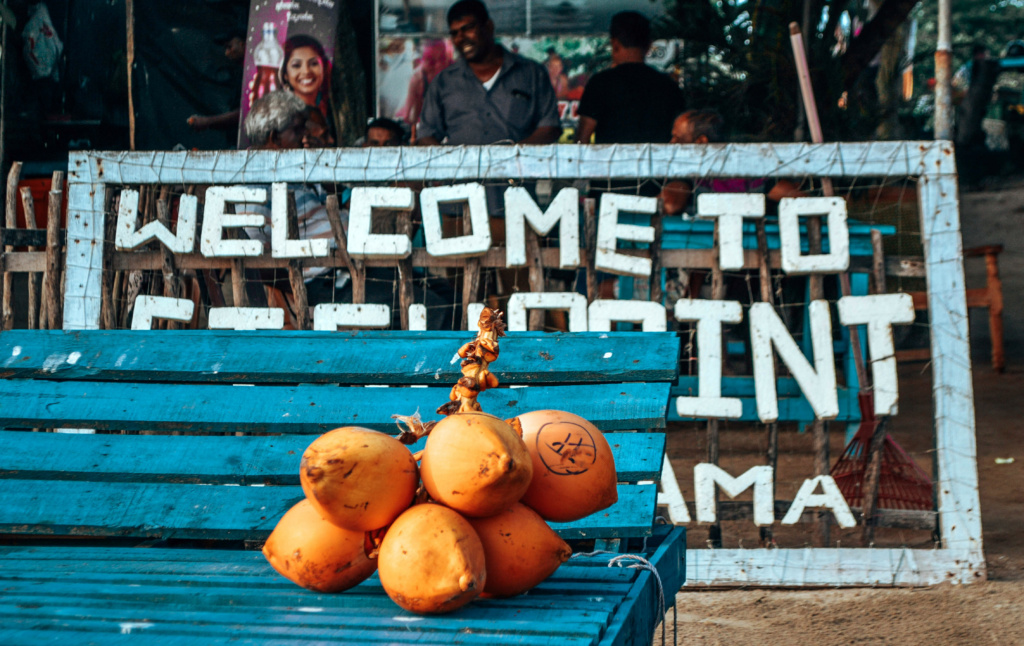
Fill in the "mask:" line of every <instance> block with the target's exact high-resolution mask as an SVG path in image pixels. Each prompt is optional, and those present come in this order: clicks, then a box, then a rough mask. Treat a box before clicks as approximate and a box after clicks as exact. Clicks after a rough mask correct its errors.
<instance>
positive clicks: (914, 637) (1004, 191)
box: [657, 180, 1024, 645]
mask: <svg viewBox="0 0 1024 646" xmlns="http://www.w3.org/2000/svg"><path fill="white" fill-rule="evenodd" d="M961 213H962V219H963V230H964V236H963V237H964V246H965V247H971V246H975V245H986V244H1003V245H1004V247H1005V251H1004V253H1003V254H1002V255H1001V256H1000V270H1001V274H1002V279H1003V290H1004V298H1005V301H1006V309H1005V311H1004V324H1005V340H1006V349H1007V366H1008V368H1007V372H1006V373H1005V374H1003V375H996V374H993V373H992V371H991V363H990V358H989V348H990V346H989V338H988V325H987V318H986V314H985V313H984V312H983V311H979V312H976V313H973V314H972V316H971V343H972V355H973V364H974V365H973V373H974V389H975V409H976V419H977V437H978V475H979V483H980V488H981V509H982V524H983V529H984V542H985V554H986V559H987V563H988V579H989V580H988V581H986V582H981V583H977V584H973V585H969V586H951V585H943V586H937V587H933V588H917V589H883V588H860V589H843V590H835V589H825V590H770V589H731V590H717V591H707V590H700V589H693V588H686V587H684V588H683V590H682V591H680V592H679V593H678V594H677V595H676V610H677V612H678V624H677V626H678V643H680V644H730V645H741V644H805V643H808V644H811V643H813V644H1024V522H1022V521H1024V425H1022V420H1024V307H1022V303H1024V236H1022V235H1021V224H1022V222H1024V181H1020V180H1018V181H1016V182H1010V183H1008V184H1007V185H1005V186H1001V187H999V190H993V191H988V192H975V193H968V194H965V195H962V196H961ZM967 275H968V286H971V285H976V284H979V280H980V281H981V282H983V279H984V267H983V263H974V262H971V263H968V268H967ZM930 379H931V375H930V374H929V372H928V370H927V367H926V366H924V365H923V364H911V365H905V366H902V367H901V371H900V390H901V414H900V417H899V419H898V420H896V421H895V422H894V424H893V426H892V427H891V428H890V431H891V433H892V435H893V436H894V437H895V438H897V440H898V441H899V442H900V444H901V445H903V446H904V448H905V449H907V451H908V452H909V453H910V454H911V455H913V456H914V458H915V460H917V461H918V462H919V463H921V464H922V466H923V467H924V468H925V469H926V470H930V460H929V448H930V446H931V416H930V403H929V399H928V397H929V391H930ZM701 435H702V431H701V430H699V429H695V428H686V427H680V428H676V429H673V430H672V431H671V433H670V439H669V455H670V456H671V457H672V458H673V462H674V463H676V471H677V474H678V475H679V476H680V478H679V479H680V486H681V487H682V488H683V491H684V494H685V495H687V496H688V499H690V500H692V497H691V496H692V486H693V481H692V470H691V468H692V467H691V465H692V463H694V462H696V461H697V460H698V459H699V455H700V454H701V453H703V450H704V449H703V447H702V446H701V445H700V443H701ZM833 435H834V436H836V435H840V434H839V433H834V434H833ZM760 437H761V435H760V433H759V432H758V431H756V430H749V431H744V430H741V429H735V430H732V431H730V432H728V433H727V434H726V435H723V440H722V441H723V455H731V456H732V458H731V459H733V460H736V462H737V463H738V464H739V463H743V462H745V461H748V460H750V459H762V458H759V453H758V452H759V448H758V447H759V446H760V442H761V440H760ZM832 440H833V441H832V443H831V444H832V451H833V454H832V455H833V456H835V455H837V451H841V450H842V438H841V437H833V438H832ZM781 446H782V452H783V455H786V454H788V455H790V457H789V458H788V459H790V460H792V461H793V465H791V468H796V469H797V470H799V464H800V463H801V461H803V463H808V462H809V460H810V455H811V447H810V440H809V438H807V437H806V436H801V435H799V434H797V433H795V431H790V432H788V433H785V432H784V434H783V437H782V439H781ZM997 458H999V459H1000V462H997V461H996V460H997ZM1006 458H1014V462H1013V463H1011V464H1006V463H1005V459H1006ZM794 465H796V466H795V467H794ZM782 468H783V464H782V463H780V474H781V472H782ZM779 486H780V488H782V489H784V488H785V486H786V485H785V483H780V485H779ZM779 495H780V498H781V497H782V495H783V494H782V493H781V492H780V494H779ZM725 532H726V544H727V545H728V544H729V541H730V538H731V539H732V541H733V544H736V541H738V540H739V538H738V537H737V536H736V534H739V535H743V534H744V533H746V535H747V537H748V540H749V539H751V538H754V537H756V534H753V533H752V532H749V531H747V532H744V530H743V529H742V528H736V529H735V530H733V532H732V533H733V535H732V536H731V537H730V535H729V532H730V529H729V528H726V530H725ZM751 534H753V535H751ZM921 534H922V533H921V532H905V533H895V534H890V535H887V536H885V537H882V538H880V540H885V541H886V542H892V541H895V542H896V544H909V545H914V546H918V547H925V546H926V545H928V544H929V542H930V541H931V537H930V536H927V535H923V536H922V535H921ZM706 536H707V535H706V531H705V530H703V529H701V528H700V527H698V526H696V525H691V526H690V540H689V546H690V548H691V549H693V548H699V547H700V546H701V544H702V542H703V541H704V540H706ZM809 540H810V537H809V534H807V533H806V531H805V533H804V535H799V534H796V535H788V534H787V535H782V536H779V541H780V544H781V543H782V542H783V541H784V542H785V543H786V545H785V546H789V547H793V546H797V545H800V544H804V543H806V542H808V541H809ZM801 541H803V543H801ZM668 618H669V622H668V627H669V637H668V643H672V642H673V636H672V632H671V626H672V622H671V618H672V613H671V612H670V613H669V614H668ZM657 643H660V639H659V640H658V642H657Z"/></svg>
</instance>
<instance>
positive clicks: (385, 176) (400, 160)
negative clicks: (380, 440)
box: [64, 141, 985, 586]
mask: <svg viewBox="0 0 1024 646" xmlns="http://www.w3.org/2000/svg"><path fill="white" fill-rule="evenodd" d="M794 174H798V175H802V176H810V177H840V176H842V177H871V178H875V177H880V176H887V177H900V178H906V179H913V180H916V182H915V185H916V186H917V191H918V204H919V208H920V210H921V237H922V243H923V246H924V248H925V250H926V258H925V261H926V272H927V279H928V285H929V293H928V310H929V316H930V320H931V328H930V331H931V356H932V374H933V380H934V384H933V392H934V393H935V400H934V408H935V438H936V442H935V454H934V460H935V463H936V469H937V482H936V491H937V496H938V518H939V533H940V538H941V542H940V545H939V547H938V548H937V549H909V548H871V549H860V548H848V547H842V548H827V549H796V550H793V549H761V548H742V549H714V550H704V549H698V550H689V551H688V552H687V581H688V583H689V584H690V585H700V584H703V583H708V584H726V583H741V584H747V585H787V586H790V585H878V584H881V585H929V584H935V583H941V582H948V581H952V582H961V583H966V582H972V581H976V580H979V579H982V578H984V574H985V558H984V553H983V550H982V535H981V516H980V511H979V501H978V478H977V465H976V461H975V457H976V448H975V436H974V404H973V392H972V383H971V370H970V354H969V348H968V334H967V308H966V302H965V298H964V274H963V265H962V255H961V249H962V247H961V239H960V218H959V210H958V201H957V200H958V193H957V190H958V189H957V177H956V167H955V161H954V155H953V149H952V145H951V144H950V143H949V142H933V141H912V142H870V143H835V144H817V145H811V144H720V145H709V146H678V145H668V144H664V145H615V146H581V145H550V146H447V147H446V146H437V147H424V148H405V149H402V152H401V155H396V154H395V153H394V151H389V150H380V149H337V150H331V151H324V150H316V151H306V150H293V151H238V152H235V151H230V152H228V151H222V152H217V153H216V154H210V153H189V152H180V153H179V152H139V153H127V152H92V153H80V152H75V153H72V155H71V158H70V164H69V176H68V181H69V187H70V188H69V210H68V241H67V249H68V252H67V265H66V266H67V272H66V275H65V281H66V284H65V308H64V323H65V327H66V328H68V329H94V328H98V327H99V319H100V303H101V296H100V284H101V274H102V272H103V265H102V259H103V248H104V245H105V244H108V242H107V241H105V240H104V239H103V232H104V230H105V229H104V207H105V205H104V190H103V189H104V188H105V187H114V188H117V189H121V188H123V187H125V186H137V185H150V184H174V185H183V184H185V185H188V184H194V185H206V186H211V187H212V188H211V189H209V191H208V192H207V195H206V207H205V209H206V210H205V212H204V214H203V216H204V226H203V230H202V234H201V239H200V252H201V253H203V254H204V255H207V256H230V255H235V256H248V255H260V254H261V253H263V250H262V248H256V247H253V248H251V249H250V248H249V247H248V246H246V242H252V241H238V240H226V239H224V236H223V235H222V233H223V229H224V228H226V227H239V226H259V225H260V224H262V221H261V220H262V218H259V220H260V221H253V220H254V219H253V218H250V216H245V215H237V214H226V213H224V210H225V209H224V205H225V204H227V203H230V202H251V201H257V202H258V201H265V200H266V199H267V198H268V196H267V195H266V192H267V191H266V190H263V193H264V194H263V195H253V194H250V193H247V191H253V190H260V189H248V188H245V187H249V186H266V185H268V184H272V183H275V182H288V183H292V182H294V183H307V184H314V183H318V182H322V183H340V184H345V185H349V186H353V185H366V184H374V183H387V184H394V183H397V182H415V181H425V182H434V183H437V182H441V183H446V184H449V186H439V187H436V190H425V191H423V192H422V193H421V195H420V209H421V211H422V212H423V215H424V232H425V233H426V234H428V237H427V244H428V252H429V253H431V254H434V255H454V256H458V255H463V256H472V255H479V254H482V253H485V252H486V251H487V250H488V249H489V248H490V246H491V241H490V232H489V229H488V227H487V221H486V220H487V213H486V200H485V199H484V195H483V184H482V183H484V182H486V183H488V184H491V185H494V184H497V183H499V182H500V183H505V182H509V180H513V181H514V183H520V182H526V181H534V180H541V179H545V180H547V179H560V180H570V181H571V180H607V179H626V180H633V179H637V178H665V177H708V178H731V177H732V178H783V177H787V176H792V175H794ZM451 184H454V186H452V185H451ZM257 197H258V198H260V199H256V198H257ZM511 197H513V198H514V197H515V193H513V195H512V196H511ZM620 197H621V199H620ZM620 197H616V198H615V199H611V200H602V203H601V204H600V211H599V224H598V229H599V230H598V250H597V253H596V254H595V255H596V256H597V258H598V259H599V261H598V262H597V266H598V268H599V269H600V270H602V271H609V272H612V273H619V274H625V275H635V276H646V275H649V273H650V271H651V269H650V264H649V263H650V261H649V260H647V259H645V258H637V257H634V256H629V255H626V254H623V253H620V249H619V245H620V241H625V242H626V243H639V244H646V243H649V242H650V241H651V240H652V239H653V229H652V228H651V227H644V226H639V225H629V224H624V223H620V222H619V219H620V216H619V214H620V213H640V214H643V213H651V212H653V211H654V204H653V200H651V201H645V200H644V199H641V198H628V197H626V196H620ZM557 199H558V198H557V197H556V200H557ZM566 199H568V198H566ZM812 199H818V198H812ZM445 201H455V202H462V203H464V204H465V205H466V208H468V209H469V215H470V220H471V230H470V232H469V235H467V236H460V237H458V238H451V239H448V240H445V239H443V236H442V235H441V232H440V226H439V218H438V217H436V216H435V212H436V209H437V204H439V203H443V202H445ZM122 202H123V204H124V208H125V209H126V211H125V212H124V214H123V216H124V221H121V222H119V226H118V228H117V242H116V244H117V245H118V246H121V247H124V248H129V247H134V246H137V245H138V244H141V240H143V239H146V238H152V237H156V239H157V240H159V241H160V243H161V244H165V245H167V246H168V247H170V246H171V245H179V246H180V247H181V248H184V247H185V246H186V242H187V235H185V234H186V233H187V228H188V227H184V228H183V227H182V224H183V223H182V222H181V221H179V223H178V227H177V230H176V233H175V235H174V236H169V235H168V233H169V232H167V233H163V234H162V235H159V234H157V233H156V232H157V231H159V227H154V228H152V229H149V230H145V229H144V230H140V231H134V227H135V226H137V223H135V222H134V220H133V219H132V218H133V216H132V214H131V212H130V206H131V205H130V203H129V202H130V197H129V198H128V200H125V198H124V197H123V198H122ZM513 202H515V200H513ZM789 204H790V206H786V207H785V208H786V209H787V210H786V211H785V215H786V218H787V219H786V222H787V223H788V224H786V225H785V226H784V227H783V232H781V233H780V237H781V236H784V235H790V233H792V231H793V230H794V229H795V226H794V222H793V221H794V220H795V225H796V226H798V225H799V218H800V217H801V216H802V215H807V214H816V215H821V214H823V213H824V214H826V219H827V222H826V224H827V233H828V238H827V239H828V247H829V253H828V254H821V255H820V256H821V257H818V256H806V255H803V254H801V253H800V249H799V247H797V248H794V247H793V245H792V244H790V245H786V246H784V247H783V249H782V258H783V263H784V267H785V271H795V272H800V271H805V270H812V271H840V269H839V268H841V267H844V266H846V264H845V263H846V262H848V260H847V258H848V244H847V243H845V242H844V240H843V239H842V235H843V234H844V233H845V225H844V223H843V218H844V217H845V213H843V212H842V207H840V206H839V205H838V204H837V203H831V202H830V203H828V204H816V205H811V203H808V202H800V201H799V200H797V201H795V202H793V203H789ZM519 206H520V207H521V212H523V220H524V223H523V224H524V227H525V226H531V227H534V228H535V229H544V228H546V227H547V226H548V225H549V224H550V225H551V226H553V224H551V223H552V221H553V220H554V219H555V216H556V215H558V221H559V227H560V228H559V232H560V233H561V231H562V229H561V226H563V225H565V216H564V214H563V213H562V209H563V208H564V205H561V203H560V206H559V208H557V209H556V210H555V211H554V212H552V211H551V208H552V207H551V206H549V207H548V210H547V211H544V212H543V213H540V214H539V216H538V211H534V210H532V209H531V207H530V206H529V205H528V204H525V202H519ZM749 207H750V205H747V206H744V207H743V208H740V207H739V206H737V207H736V208H735V209H733V210H731V211H727V212H724V213H723V212H719V213H711V212H710V211H711V210H719V211H721V210H725V209H711V208H710V207H709V212H707V213H703V214H702V215H708V216H712V217H718V218H720V219H721V218H723V217H730V214H732V215H733V216H735V215H736V211H740V213H739V217H741V218H742V217H758V213H757V211H758V209H757V208H756V206H755V207H753V208H749ZM372 208H373V207H372V205H371V207H370V212H371V214H372ZM788 209H792V211H790V210H788ZM743 211H754V212H750V213H744V212H743ZM119 215H121V214H119ZM723 222H724V220H723ZM125 223H127V225H126V224H125ZM185 224H187V223H185ZM122 226H124V231H122V230H121V227H122ZM722 228H724V229H728V228H729V227H728V226H726V227H720V229H722ZM786 231H788V232H789V233H786ZM720 233H721V232H720ZM734 243H735V237H733V236H732V234H728V233H726V234H723V235H720V241H719V244H721V245H722V246H723V250H725V248H726V247H727V246H728V245H731V244H734ZM258 244H259V243H257V245H258ZM371 246H372V245H371ZM365 248H366V247H365V244H364V249H365ZM844 248H845V249H844ZM727 255H728V254H727ZM571 260H572V259H571V257H565V258H563V259H562V260H561V262H563V263H569V262H570V261H571ZM729 262H733V261H729ZM808 263H811V264H808ZM813 263H824V264H816V265H815V264H813ZM562 306H564V303H563V304H562ZM573 307H574V306H573V305H572V304H570V305H569V308H568V309H569V311H570V312H572V315H571V316H570V321H572V322H574V323H573V325H574V326H575V327H574V329H584V328H585V327H587V326H588V324H589V322H588V312H587V311H586V307H585V304H584V307H583V308H577V309H578V310H579V313H576V311H577V310H574V309H573ZM526 308H527V303H526V302H521V303H520V304H519V305H518V306H517V312H519V311H521V313H523V314H525V310H526ZM907 311H908V310H907V308H906V305H905V302H903V303H899V302H897V303H895V304H893V305H892V306H890V304H878V303H870V302H861V303H860V304H858V303H857V302H856V301H847V304H846V305H844V306H842V307H841V311H840V321H839V323H840V324H850V323H853V322H856V321H866V322H865V323H864V324H865V325H867V326H868V345H869V346H870V349H871V351H872V353H873V355H874V356H875V358H882V359H883V361H881V362H876V365H875V366H873V369H874V370H875V379H876V380H879V381H881V383H882V384H883V385H884V384H885V378H886V377H885V375H887V374H889V375H891V364H887V363H886V361H885V359H886V358H887V352H886V350H887V348H888V346H887V345H886V344H887V343H888V336H889V334H890V332H889V331H888V326H889V325H891V324H897V323H901V322H903V321H904V320H906V318H907ZM510 315H511V312H510ZM691 315H693V313H691ZM517 316H519V314H518V313H517ZM813 317H814V319H815V321H816V323H813V324H812V335H815V338H814V346H815V347H814V355H813V357H812V359H811V361H807V360H806V359H803V360H802V361H803V362H805V363H802V362H801V359H800V358H797V357H796V356H795V355H794V354H793V353H791V352H790V351H789V350H787V346H788V341H787V340H786V337H785V336H784V335H782V334H781V333H777V332H778V330H777V329H776V326H775V323H774V321H773V320H772V318H771V317H770V316H769V315H768V313H767V312H756V311H752V312H751V322H752V323H754V324H755V325H752V327H756V328H757V329H758V330H760V332H759V334H760V335H761V338H760V340H758V341H756V342H757V345H758V352H759V354H758V356H760V357H761V358H760V359H759V361H760V365H761V366H762V370H763V369H764V368H765V367H766V366H768V365H769V361H770V362H774V355H775V354H778V355H779V356H780V358H781V359H782V361H784V362H786V363H787V365H789V367H790V369H791V370H795V371H798V372H800V373H801V374H802V376H801V378H800V383H801V387H802V388H803V389H804V390H805V392H807V391H808V390H810V391H812V392H817V394H815V395H814V397H815V400H814V402H813V405H814V406H815V409H816V412H817V414H819V415H821V416H828V415H829V414H830V412H831V411H832V410H834V409H833V406H832V401H831V397H830V395H829V392H828V391H829V389H830V388H829V387H830V385H831V383H832V381H833V379H834V376H833V375H831V374H829V371H828V369H827V368H826V367H825V366H824V360H821V363H819V356H822V357H824V356H826V352H825V348H824V345H825V344H824V340H823V339H824V337H823V336H821V334H820V333H819V332H818V330H821V331H823V330H824V329H825V326H826V325H827V326H831V325H832V322H831V321H826V319H825V318H824V317H823V316H822V315H821V314H815V315H813ZM755 319H756V321H755ZM595 320H597V319H595ZM701 320H702V323H700V325H707V324H708V323H707V321H705V320H704V319H701ZM709 320H710V319H708V321H709ZM721 324H728V323H724V322H723V323H720V324H719V325H721ZM523 325H525V323H524V324H523ZM712 327H713V325H712ZM872 330H874V332H873V333H872ZM872 335H873V336H872ZM818 336H821V338H818ZM828 354H829V355H830V353H828ZM879 363H880V365H878V364H879ZM761 381H762V382H764V381H765V380H764V379H762V380H761ZM701 387H702V389H703V387H704V384H701ZM708 392H710V393H713V392H714V391H713V390H711V391H708ZM895 394H896V393H895V389H893V391H892V396H885V397H880V399H881V402H880V403H879V404H878V406H879V407H880V409H883V411H880V412H891V411H893V410H894V409H895V408H894V407H895V406H896V403H897V402H896V398H895ZM770 400H771V398H770V397H768V398H767V401H769V402H770ZM759 406H760V404H759ZM766 406H768V404H766ZM764 413H765V415H766V416H767V417H771V411H770V410H769V409H767V408H766V409H765V410H764ZM730 477H731V476H730ZM808 482H809V483H811V484H808V483H805V486H804V487H801V491H800V493H799V494H798V496H797V500H796V501H795V503H800V504H801V505H803V506H804V507H813V506H816V505H820V506H826V507H831V508H832V509H833V512H834V513H835V514H836V517H837V519H838V518H839V517H840V511H841V510H839V509H838V508H837V506H835V503H836V500H835V497H834V493H833V492H832V488H831V486H830V484H829V483H828V482H827V481H826V480H815V479H811V480H809V481H808ZM794 507H797V505H796V504H794ZM791 511H792V512H793V513H797V512H798V511H799V507H797V509H796V510H795V511H794V510H791ZM841 522H843V521H841Z"/></svg>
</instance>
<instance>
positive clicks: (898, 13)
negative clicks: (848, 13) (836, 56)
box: [843, 0, 917, 90]
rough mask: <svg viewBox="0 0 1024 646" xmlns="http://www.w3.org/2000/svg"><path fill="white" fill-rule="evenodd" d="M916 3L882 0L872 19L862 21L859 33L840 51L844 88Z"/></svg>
mask: <svg viewBox="0 0 1024 646" xmlns="http://www.w3.org/2000/svg"><path fill="white" fill-rule="evenodd" d="M915 5H917V0H885V2H883V3H882V6H881V7H879V8H878V13H876V14H875V16H874V18H872V19H871V22H869V23H868V24H866V25H864V29H862V30H861V32H860V34H858V35H857V37H856V38H854V39H853V40H852V41H851V42H850V47H849V49H847V50H846V54H844V55H843V77H844V83H845V85H846V89H847V90H849V89H851V88H852V87H853V85H854V84H855V83H856V82H857V79H858V78H860V75H861V73H862V72H863V71H864V70H865V69H866V68H867V66H868V65H869V64H870V63H871V61H872V60H873V59H874V58H875V55H876V54H878V51H879V50H880V49H882V46H883V45H885V42H886V41H887V40H889V38H890V37H891V36H892V35H893V34H894V33H895V32H896V30H897V29H899V27H900V25H902V24H903V23H904V22H905V21H906V19H907V16H909V15H910V11H911V9H913V8H914V6H915Z"/></svg>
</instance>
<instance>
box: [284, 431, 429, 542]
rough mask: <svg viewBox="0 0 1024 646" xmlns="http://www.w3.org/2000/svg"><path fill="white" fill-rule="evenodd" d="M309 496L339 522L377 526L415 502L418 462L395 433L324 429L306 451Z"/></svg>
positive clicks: (303, 471) (303, 470)
mask: <svg viewBox="0 0 1024 646" xmlns="http://www.w3.org/2000/svg"><path fill="white" fill-rule="evenodd" d="M299 479H300V480H301V482H302V490H303V491H304V492H305V493H306V497H307V498H309V501H310V502H311V503H313V507H315V508H316V510H317V511H318V512H320V514H321V515H322V516H323V517H324V518H326V519H327V520H329V521H331V522H332V523H334V524H335V525H337V526H338V527H344V528H345V529H351V530H354V531H371V530H374V529H380V528H381V527H384V526H386V525H388V524H390V523H391V521H393V520H394V519H395V518H397V517H398V515H399V514H400V513H402V512H403V511H404V510H405V509H407V508H408V507H409V505H410V504H412V499H413V496H414V495H415V494H416V485H417V481H418V477H417V473H416V461H415V460H414V459H413V457H412V453H410V452H409V449H407V448H406V447H405V446H404V445H403V444H401V443H400V442H399V441H398V440H396V439H395V438H393V437H391V436H389V435H385V434H384V433H378V432H377V431H371V430H370V429H367V428H359V427H357V426H345V427H342V428H336V429H334V430H333V431H329V432H327V433H324V434H323V435H321V436H320V437H318V438H317V439H316V440H315V441H314V442H313V443H312V444H310V445H309V447H308V448H307V449H306V452H305V453H303V454H302V464H301V466H300V468H299Z"/></svg>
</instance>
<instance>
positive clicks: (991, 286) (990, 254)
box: [886, 245, 1006, 373]
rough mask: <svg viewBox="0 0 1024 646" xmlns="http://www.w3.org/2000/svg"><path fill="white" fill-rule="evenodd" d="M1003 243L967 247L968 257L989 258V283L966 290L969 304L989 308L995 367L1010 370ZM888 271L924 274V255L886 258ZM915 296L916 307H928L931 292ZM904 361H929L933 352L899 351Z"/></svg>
mask: <svg viewBox="0 0 1024 646" xmlns="http://www.w3.org/2000/svg"><path fill="white" fill-rule="evenodd" d="M1002 251H1003V245H988V246H984V247H973V248H971V249H966V250H964V258H965V259H967V258H984V259H985V286H984V287H978V288H973V289H968V290H967V291H966V296H967V307H968V308H972V307H984V308H987V309H988V329H989V336H990V337H991V340H992V370H994V371H995V372H1000V373H1001V372H1003V371H1004V370H1005V369H1006V355H1005V350H1004V346H1003V283H1002V280H1001V279H1000V277H999V254H1000V253H1002ZM886 274H887V275H890V276H903V277H922V278H923V277H924V275H925V273H924V262H923V260H922V259H920V258H889V259H887V260H886ZM909 293H910V295H911V296H912V297H913V298H914V309H916V310H927V309H928V294H927V292H909ZM896 356H897V359H899V360H901V361H927V360H928V359H930V358H931V351H930V350H929V349H927V348H925V349H921V350H902V351H900V352H898V353H897V354H896Z"/></svg>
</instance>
